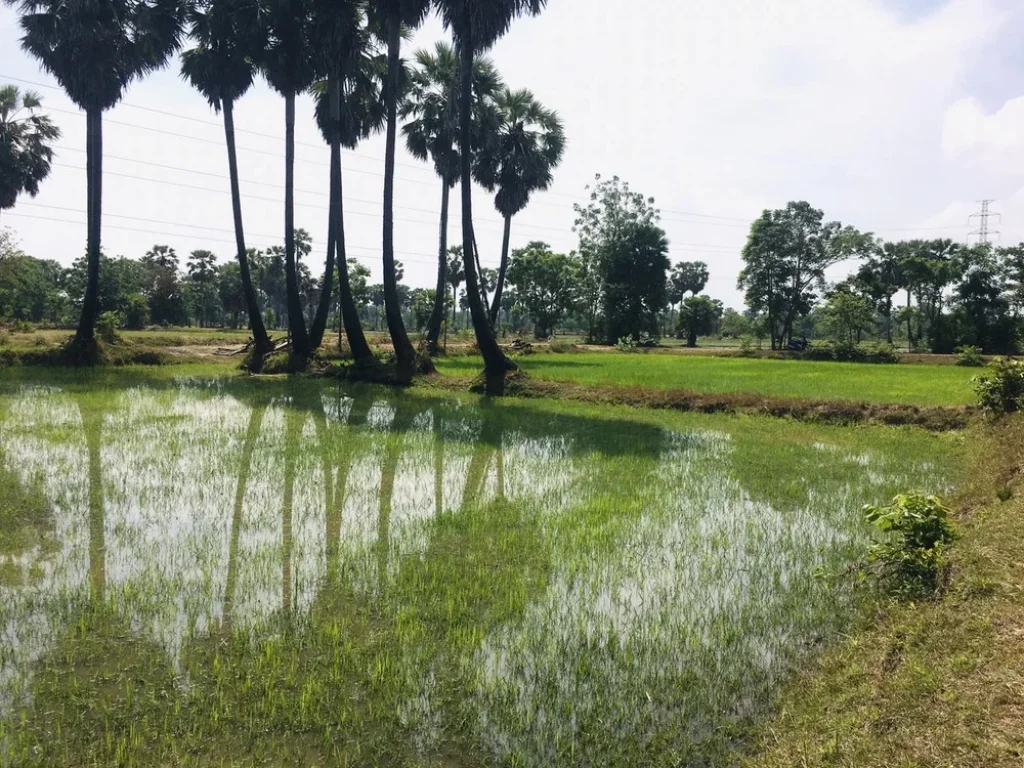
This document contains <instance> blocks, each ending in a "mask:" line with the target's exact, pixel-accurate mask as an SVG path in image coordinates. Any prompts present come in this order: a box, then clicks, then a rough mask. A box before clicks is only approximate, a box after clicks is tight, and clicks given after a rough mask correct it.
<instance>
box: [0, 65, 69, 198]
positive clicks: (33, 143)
mask: <svg viewBox="0 0 1024 768" xmlns="http://www.w3.org/2000/svg"><path fill="white" fill-rule="evenodd" d="M41 106H42V100H41V99H40V98H39V95H38V94H36V93H33V92H32V91H25V92H24V93H22V92H21V91H19V90H18V88H17V87H16V86H13V85H5V86H3V87H2V88H0V211H2V210H5V209H7V208H13V207H14V203H15V202H16V201H17V199H18V196H19V195H20V194H21V193H22V192H27V193H28V194H29V195H30V196H31V197H35V196H36V195H38V194H39V184H40V182H41V181H42V180H43V179H45V178H46V177H47V176H49V175H50V161H51V160H52V159H53V148H52V147H51V146H50V142H52V141H56V140H57V139H59V138H60V129H59V128H57V126H56V125H54V124H53V121H52V120H50V118H49V117H47V116H46V115H40V114H38V113H37V112H36V110H38V109H39V108H40V107H41ZM22 113H25V114H24V115H22Z"/></svg>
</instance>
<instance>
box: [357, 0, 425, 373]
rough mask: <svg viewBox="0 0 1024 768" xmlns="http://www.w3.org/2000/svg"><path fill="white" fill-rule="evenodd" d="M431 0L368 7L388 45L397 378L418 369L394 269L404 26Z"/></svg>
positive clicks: (389, 271) (390, 283)
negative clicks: (396, 170)
mask: <svg viewBox="0 0 1024 768" xmlns="http://www.w3.org/2000/svg"><path fill="white" fill-rule="evenodd" d="M430 6H431V0H370V2H369V6H368V8H369V10H370V12H371V18H372V19H373V20H374V23H375V24H376V25H377V26H378V27H379V29H381V30H382V31H383V33H384V36H385V39H386V40H387V48H388V69H387V84H386V85H385V88H384V104H385V111H386V113H387V133H386V137H387V138H386V143H385V148H384V238H383V260H384V314H385V317H386V318H387V321H388V332H389V333H390V334H391V343H392V344H393V345H394V348H395V362H396V363H397V372H398V380H399V381H401V382H408V381H411V380H412V376H413V374H414V373H415V371H416V353H415V351H414V350H413V348H412V342H411V341H410V340H409V334H408V332H407V331H406V330H405V323H404V322H403V321H402V305H401V301H400V300H399V297H398V276H397V274H396V272H395V242H394V236H395V153H396V151H397V149H398V98H399V90H400V87H401V85H402V69H403V67H402V62H401V58H400V56H401V49H402V30H403V28H404V29H415V28H416V27H418V26H419V25H420V24H422V23H423V20H424V19H425V18H426V16H427V12H428V11H429V10H430Z"/></svg>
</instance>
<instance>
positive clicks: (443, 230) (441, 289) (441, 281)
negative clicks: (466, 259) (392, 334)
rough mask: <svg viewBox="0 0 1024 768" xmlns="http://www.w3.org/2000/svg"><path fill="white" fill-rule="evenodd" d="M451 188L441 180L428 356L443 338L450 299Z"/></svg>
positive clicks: (435, 351)
mask: <svg viewBox="0 0 1024 768" xmlns="http://www.w3.org/2000/svg"><path fill="white" fill-rule="evenodd" d="M450 194H451V188H450V187H449V186H448V180H447V179H442V180H441V226H440V233H439V235H438V241H437V287H436V288H435V289H434V308H433V309H432V310H431V311H430V318H429V319H428V320H427V354H428V355H436V354H437V353H438V352H439V350H438V347H437V341H438V339H440V338H441V323H442V322H443V321H444V300H445V299H446V298H447V297H448V198H449V196H450Z"/></svg>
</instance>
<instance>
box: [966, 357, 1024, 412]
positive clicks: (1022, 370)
mask: <svg viewBox="0 0 1024 768" xmlns="http://www.w3.org/2000/svg"><path fill="white" fill-rule="evenodd" d="M972 381H973V382H974V391H975V392H977V394H978V402H979V403H980V405H981V407H982V408H984V409H985V410H987V411H989V412H991V413H993V414H996V415H1000V414H1004V413H1014V412H1015V411H1017V409H1018V408H1019V407H1020V405H1021V399H1022V398H1024V362H1022V361H1020V360H1013V359H1010V358H1006V357H997V358H996V359H995V360H993V361H992V362H991V363H989V365H988V370H987V372H986V373H984V374H982V375H981V376H976V377H974V378H973V379H972Z"/></svg>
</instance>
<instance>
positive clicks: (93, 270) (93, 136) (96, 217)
mask: <svg viewBox="0 0 1024 768" xmlns="http://www.w3.org/2000/svg"><path fill="white" fill-rule="evenodd" d="M85 121H86V128H85V132H86V139H85V169H86V170H85V179H86V181H85V183H86V219H87V223H86V280H85V297H84V298H83V300H82V315H81V318H80V319H79V321H78V330H77V332H76V333H75V337H76V339H77V340H78V341H79V342H91V341H92V340H93V339H94V338H95V336H96V317H97V315H99V302H100V230H101V227H100V222H101V220H102V218H103V112H102V111H101V110H99V109H89V110H87V111H86V113H85Z"/></svg>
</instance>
